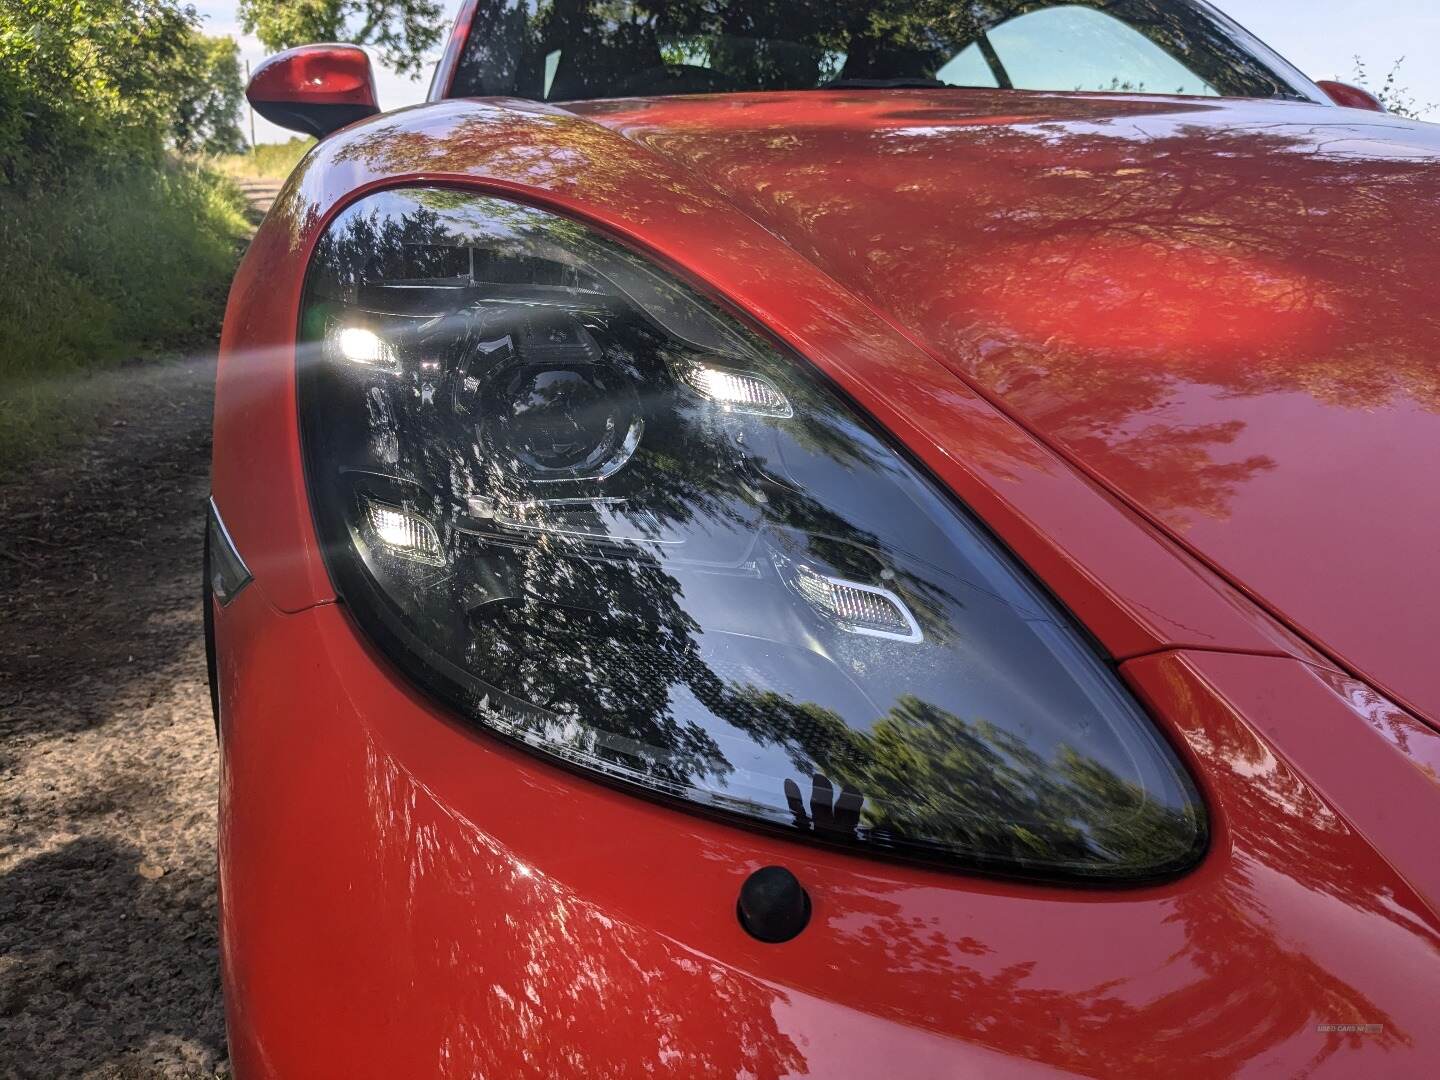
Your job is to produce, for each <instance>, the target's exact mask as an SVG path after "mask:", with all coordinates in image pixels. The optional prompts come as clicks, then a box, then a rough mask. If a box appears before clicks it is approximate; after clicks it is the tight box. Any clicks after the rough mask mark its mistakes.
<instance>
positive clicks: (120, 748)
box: [0, 359, 228, 1078]
mask: <svg viewBox="0 0 1440 1080" xmlns="http://www.w3.org/2000/svg"><path fill="white" fill-rule="evenodd" d="M213 383H214V363H213V360H210V359H200V360H192V361H184V362H173V363H166V364H150V365H143V366H132V367H127V368H121V369H119V370H115V371H111V372H108V373H105V374H103V375H100V376H96V377H94V378H91V379H87V380H84V382H83V383H81V384H79V385H78V388H77V391H76V392H77V393H83V394H87V395H96V396H97V401H99V402H101V403H102V405H103V416H104V419H103V420H102V422H101V425H100V429H99V432H98V433H97V434H95V435H94V436H93V437H90V438H88V439H87V440H86V441H84V442H83V443H81V444H80V445H78V446H72V447H71V448H69V449H67V450H65V451H64V452H63V453H58V454H56V455H54V457H53V458H52V459H51V460H48V461H42V462H41V463H40V464H39V465H38V466H36V467H34V468H32V469H30V470H29V471H28V472H27V473H26V474H24V475H21V476H18V477H13V478H9V479H5V480H0V1077H11V1076H14V1077H31V1076H34V1077H47V1078H48V1077H61V1076H64V1077H68V1076H82V1075H92V1076H104V1077H151V1076H213V1075H216V1074H217V1073H218V1074H220V1075H225V1074H227V1073H228V1068H227V1065H226V1059H225V1029H224V1018H223V1015H222V1011H221V1001H220V986H219V978H218V972H217V967H216V963H217V944H216V928H215V802H216V752H215V737H214V729H213V727H212V721H211V716H210V700H209V692H208V690H207V688H206V682H205V655H204V646H203V642H202V637H201V621H200V617H201V608H200V541H201V533H202V527H203V520H204V519H203V517H202V507H203V504H204V499H205V496H206V492H207V487H208V476H209V466H210V409H211V399H212V391H213Z"/></svg>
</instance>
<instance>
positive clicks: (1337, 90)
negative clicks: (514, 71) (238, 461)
mask: <svg viewBox="0 0 1440 1080" xmlns="http://www.w3.org/2000/svg"><path fill="white" fill-rule="evenodd" d="M467 26H468V24H467ZM1315 85H1316V86H1318V87H1320V89H1321V90H1324V91H1325V94H1326V96H1327V97H1329V99H1330V100H1331V101H1333V102H1334V103H1335V104H1336V105H1343V106H1345V108H1347V109H1367V110H1369V111H1370V112H1384V111H1385V106H1384V104H1382V103H1381V101H1380V99H1379V98H1377V97H1376V96H1375V95H1374V94H1372V93H1370V91H1369V90H1366V89H1364V88H1362V87H1359V86H1351V85H1350V84H1349V83H1343V82H1336V81H1335V80H1334V79H1321V80H1320V81H1319V82H1317V83H1316V84H1315Z"/></svg>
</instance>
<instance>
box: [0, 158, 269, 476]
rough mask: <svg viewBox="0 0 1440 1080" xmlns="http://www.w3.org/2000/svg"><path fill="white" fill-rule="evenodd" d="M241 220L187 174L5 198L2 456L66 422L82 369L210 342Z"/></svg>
mask: <svg viewBox="0 0 1440 1080" xmlns="http://www.w3.org/2000/svg"><path fill="white" fill-rule="evenodd" d="M243 211H244V203H243V200H242V199H241V197H240V195H239V193H238V192H237V191H236V190H235V189H234V187H233V186H232V185H231V184H230V183H229V182H228V181H225V180H222V179H221V178H219V177H217V176H215V175H214V174H213V173H210V172H207V171H205V170H201V169H197V168H195V167H193V166H185V165H169V166H164V167H160V168H155V169H137V170H133V171H132V172H130V173H128V174H110V175H106V176H104V177H99V176H93V175H78V176H72V177H70V178H69V179H68V180H67V181H66V183H65V184H64V185H63V186H58V187H56V188H54V189H53V190H45V191H40V190H32V191H29V192H24V193H22V192H16V191H5V190H3V189H0V281H4V282H6V288H5V289H3V290H0V457H4V458H5V459H6V460H11V459H12V458H13V456H14V454H15V453H16V452H17V448H18V447H19V446H20V445H22V444H32V443H34V442H35V440H36V438H37V437H42V438H43V436H44V435H45V434H46V433H47V432H49V431H52V430H53V429H54V428H55V427H56V425H57V421H59V420H60V419H62V418H63V417H64V416H66V415H67V412H68V411H69V410H68V405H69V402H70V401H71V399H72V397H73V396H74V395H75V394H76V393H77V392H78V390H77V381H76V379H75V375H76V374H78V373H79V372H81V371H82V370H84V369H90V368H98V367H102V366H105V365H107V364H112V363H114V362H116V361H118V360H121V359H125V358H129V357H134V356H136V355H138V354H141V353H144V352H152V351H156V350H183V349H189V348H196V347H204V348H210V347H213V340H214V335H215V331H216V329H217V328H218V324H219V318H220V313H221V311H222V309H223V307H224V298H225V292H226V289H227V288H228V286H229V282H230V276H231V274H232V273H233V272H234V268H235V260H236V257H237V253H238V250H239V245H240V243H241V242H242V240H243V238H244V237H245V235H246V233H247V231H248V226H247V224H246V222H245V218H244V213H243Z"/></svg>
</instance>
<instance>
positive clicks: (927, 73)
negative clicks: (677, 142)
mask: <svg viewBox="0 0 1440 1080" xmlns="http://www.w3.org/2000/svg"><path fill="white" fill-rule="evenodd" d="M1181 58H1183V60H1182V59H1181ZM897 85H898V86H937V87H938V86H988V87H1005V88H1011V87H1013V88H1016V89H1028V90H1066V91H1068V90H1090V91H1096V90H1099V91H1107V90H1113V91H1123V92H1130V93H1161V94H1184V95H1217V94H1218V95H1225V96H1233V97H1286V98H1299V99H1307V98H1309V97H1310V94H1309V93H1308V92H1307V90H1306V89H1305V86H1306V85H1307V84H1306V83H1305V80H1304V79H1303V77H1301V76H1299V75H1298V73H1295V72H1293V71H1291V70H1290V69H1288V67H1286V65H1284V63H1283V61H1279V60H1278V58H1276V57H1274V56H1273V54H1270V53H1268V50H1265V49H1264V47H1263V46H1260V45H1259V44H1258V43H1257V42H1255V41H1254V40H1253V39H1251V38H1249V37H1248V36H1247V35H1245V34H1244V32H1243V31H1240V30H1238V28H1236V27H1234V26H1233V25H1232V24H1230V23H1228V22H1225V21H1223V20H1222V19H1221V18H1219V17H1217V16H1216V15H1214V14H1213V13H1212V12H1211V11H1210V10H1209V9H1208V8H1205V7H1202V6H1200V5H1198V4H1194V3H1191V2H1189V0H1082V2H1080V3H1071V4H1052V3H1045V2H1043V0H1039V2H1037V0H970V2H968V3H967V2H963V0H961V2H957V0H881V2H878V3H877V2H870V0H839V2H833V3H831V2H818V0H688V2H679V3H654V2H649V3H647V2H635V0H548V2H547V0H539V2H536V0H530V2H528V3H527V2H523V0H480V3H479V5H478V6H477V9H476V11H475V17H474V21H473V22H472V24H471V29H470V35H469V38H468V40H467V42H466V46H465V49H464V51H463V53H462V56H461V60H460V63H459V65H458V66H457V70H456V73H455V80H454V84H453V87H452V91H451V92H452V96H457V97H466V96H492V95H503V96H517V97H527V98H537V99H541V100H548V101H570V100H583V99H588V98H607V97H643V96H654V95H663V94H702V93H726V92H741V91H754V90H811V89H824V88H845V87H878V88H884V87H888V86H897Z"/></svg>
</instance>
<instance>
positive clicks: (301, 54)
mask: <svg viewBox="0 0 1440 1080" xmlns="http://www.w3.org/2000/svg"><path fill="white" fill-rule="evenodd" d="M245 97H246V98H248V99H249V101H250V104H251V105H253V106H254V107H255V111H256V112H258V113H259V114H260V115H261V116H263V117H265V119H266V120H269V121H270V122H271V123H273V124H279V125H280V126H281V127H283V128H289V129H290V130H291V131H299V132H302V133H304V134H306V135H313V136H315V138H317V139H323V138H324V137H325V136H326V135H329V134H330V133H331V132H332V131H338V130H339V129H340V128H342V127H344V126H345V125H346V124H353V123H354V122H355V121H357V120H363V119H365V117H367V116H374V115H375V114H376V113H378V112H379V111H380V106H379V104H378V103H377V102H376V98H375V76H374V73H373V72H372V71H371V70H370V57H369V56H367V55H366V54H365V50H364V49H361V48H359V47H358V46H355V45H301V46H300V47H299V48H295V49H286V50H285V51H284V52H282V53H277V54H276V55H274V56H272V57H270V58H269V59H268V60H266V61H265V62H264V63H262V64H261V65H260V66H259V67H258V68H256V69H255V74H254V75H252V76H251V77H250V85H249V86H247V87H246V88H245Z"/></svg>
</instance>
